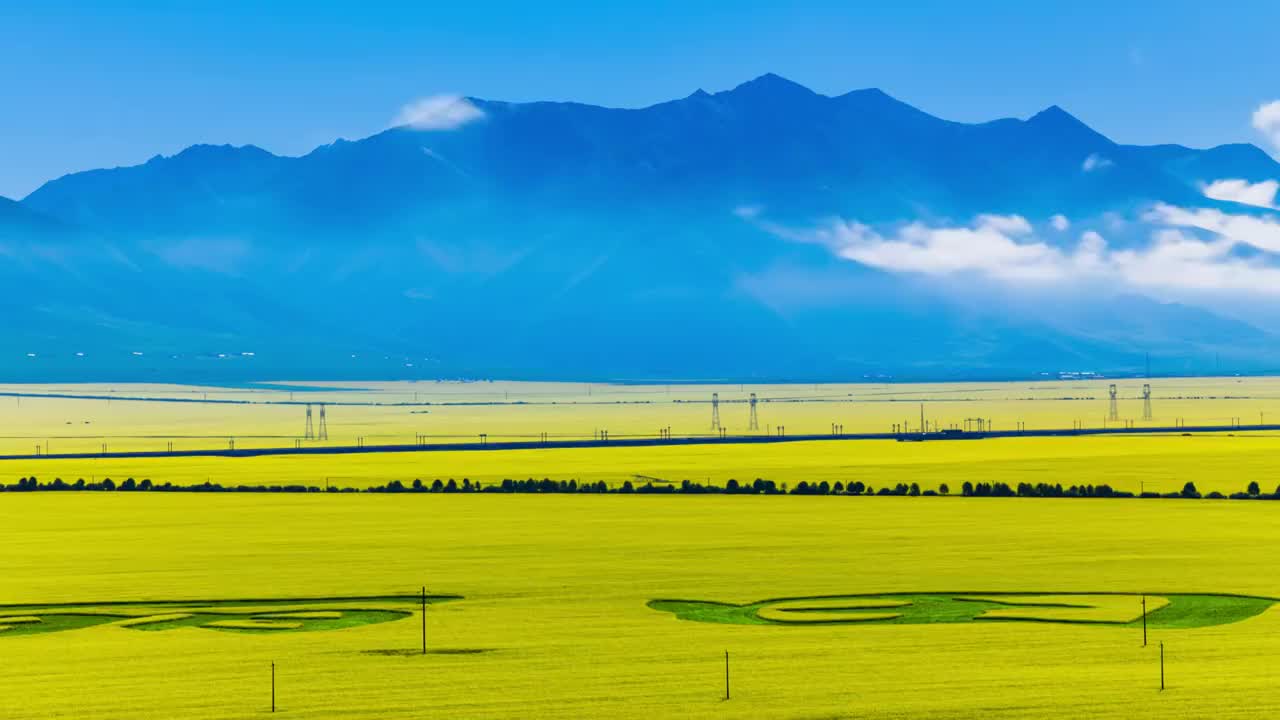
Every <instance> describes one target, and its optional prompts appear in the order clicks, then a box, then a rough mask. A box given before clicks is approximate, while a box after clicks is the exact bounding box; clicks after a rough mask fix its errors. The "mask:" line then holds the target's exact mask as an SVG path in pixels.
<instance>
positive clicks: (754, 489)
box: [0, 477, 1280, 500]
mask: <svg viewBox="0 0 1280 720" xmlns="http://www.w3.org/2000/svg"><path fill="white" fill-rule="evenodd" d="M44 491H71V492H74V491H86V492H95V491H96V492H196V493H198V492H256V493H324V492H327V493H358V492H365V493H545V494H552V493H555V494H566V493H568V494H599V495H604V494H615V495H628V494H636V495H861V496H867V495H876V496H884V495H902V496H908V497H920V496H925V497H930V496H947V495H950V494H951V488H950V487H949V486H948V485H947V484H946V483H942V484H941V485H939V486H938V487H937V488H936V489H933V488H930V489H924V488H921V486H920V484H919V483H910V484H907V483H897V484H896V485H893V486H888V485H885V486H882V487H880V488H875V487H872V486H871V485H868V484H866V483H863V482H862V481H861V480H855V481H851V482H848V483H843V482H840V481H836V482H834V483H832V482H829V481H826V480H823V481H820V482H807V481H803V480H802V481H800V482H799V483H796V485H795V486H788V484H787V483H781V484H778V483H776V482H774V481H773V480H765V479H763V478H756V479H755V480H754V481H752V482H738V481H737V480H735V479H730V480H729V481H728V482H726V483H725V484H724V485H712V484H710V483H707V484H703V483H699V482H694V481H691V480H684V481H682V482H680V483H678V484H677V483H661V482H654V481H652V480H646V481H645V482H643V483H632V482H631V481H630V480H627V481H626V482H624V483H622V485H619V486H610V485H608V484H607V483H605V482H604V481H603V480H598V481H595V482H589V481H584V482H578V481H577V480H551V479H549V478H543V479H541V480H535V479H534V478H528V479H525V480H512V479H510V478H508V479H505V480H503V481H502V482H501V483H497V484H489V485H485V484H482V483H480V482H472V481H471V480H470V479H469V478H463V479H462V481H461V482H458V481H457V480H454V479H453V478H449V479H448V480H440V479H439V478H437V479H435V480H433V481H431V482H429V483H428V482H423V481H422V480H421V479H418V480H414V481H413V482H411V483H407V484H406V483H405V482H403V481H400V480H392V481H390V482H388V483H386V484H384V485H374V486H370V487H366V488H355V487H337V486H332V485H331V486H326V487H319V486H316V485H297V484H294V485H221V484H218V483H214V482H208V481H206V482H203V483H198V484H195V485H174V484H172V483H169V482H165V483H153V482H151V480H150V479H144V480H142V481H136V480H134V479H133V478H127V479H126V480H124V481H122V482H120V483H116V482H114V481H112V480H111V479H110V478H106V479H103V480H100V481H99V480H93V481H90V482H85V480H84V478H80V479H79V480H76V481H75V482H73V483H69V482H66V481H64V480H63V479H62V478H56V479H54V480H53V481H52V482H40V480H39V479H38V478H36V477H24V478H22V479H20V480H18V482H17V483H15V484H10V485H4V484H0V492H44ZM960 495H961V496H963V497H1040V498H1133V497H1138V498H1177V499H1199V498H1207V499H1211V500H1219V499H1231V500H1280V487H1277V488H1276V491H1275V492H1274V493H1263V492H1262V489H1261V488H1260V487H1259V485H1258V483H1257V482H1256V481H1252V482H1250V483H1249V484H1248V485H1247V486H1246V487H1245V489H1244V491H1242V492H1236V493H1231V494H1230V495H1224V494H1222V493H1220V492H1216V491H1215V492H1210V493H1207V494H1201V493H1200V491H1199V490H1197V489H1196V485H1195V483H1193V482H1188V483H1186V484H1185V485H1183V487H1182V490H1180V491H1178V492H1169V493H1156V492H1143V493H1139V494H1136V495H1135V494H1134V493H1131V492H1127V491H1123V490H1116V489H1115V488H1112V487H1111V486H1110V485H1105V484H1103V485H1069V486H1065V487H1064V486H1063V485H1062V484H1061V483H1056V484H1051V483H1035V484H1032V483H1025V482H1024V483H1018V484H1017V485H1013V486H1011V485H1009V484H1008V483H1003V482H993V483H989V482H979V483H973V482H969V481H965V482H964V483H963V484H961V486H960Z"/></svg>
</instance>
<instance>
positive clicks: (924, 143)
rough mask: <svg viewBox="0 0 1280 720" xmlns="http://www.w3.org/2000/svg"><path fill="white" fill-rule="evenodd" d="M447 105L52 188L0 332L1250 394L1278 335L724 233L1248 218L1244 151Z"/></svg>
mask: <svg viewBox="0 0 1280 720" xmlns="http://www.w3.org/2000/svg"><path fill="white" fill-rule="evenodd" d="M455 102H460V100H459V101H455ZM466 102H470V103H472V104H473V105H474V107H475V108H477V109H478V110H479V111H480V115H479V116H478V117H474V118H472V121H471V122H466V123H461V124H459V125H458V126H456V127H452V128H450V129H439V128H437V129H418V128H415V127H410V126H405V125H400V126H396V127H391V128H387V129H384V130H382V131H379V132H377V133H374V134H372V135H369V136H367V137H364V138H360V139H357V140H335V141H334V142H333V143H330V144H327V145H321V146H318V147H316V148H314V149H312V150H311V151H310V152H308V153H306V154H303V155H299V156H279V155H275V154H273V153H270V152H268V151H266V150H264V149H262V148H260V147H258V146H255V145H246V146H238V147H237V146H231V145H209V144H201V145H194V146H191V147H188V148H186V149H184V150H182V151H180V152H179V153H176V154H174V155H171V156H154V157H152V158H151V159H149V160H148V161H147V162H145V163H142V164H139V165H134V166H128V167H123V168H117V169H102V170H93V171H87V172H84V173H73V174H69V175H66V176H63V177H62V178H58V179H56V180H52V181H50V182H49V183H46V184H45V185H43V186H41V187H40V188H38V189H37V190H36V191H34V192H33V193H31V194H30V195H28V196H27V197H26V198H24V199H23V200H22V202H21V206H22V207H23V208H24V209H26V210H27V211H30V212H33V213H38V214H42V215H44V216H48V217H50V218H52V219H54V220H56V221H57V222H59V223H61V224H63V225H65V226H67V227H73V228H75V232H74V235H73V236H72V237H73V238H74V240H75V242H63V243H61V244H60V245H59V250H58V251H57V253H56V257H54V256H50V254H49V252H48V251H47V250H42V251H41V252H43V254H41V252H36V251H34V250H33V251H31V252H28V253H25V254H22V255H20V257H21V260H22V262H23V263H25V266H24V267H25V268H26V269H24V270H23V271H22V272H17V271H14V273H11V274H10V276H9V277H8V279H9V282H10V283H11V284H12V286H13V287H21V288H31V289H32V291H33V292H35V293H39V291H40V288H47V287H58V288H60V289H61V290H60V296H59V297H58V298H57V301H56V302H54V301H51V300H47V299H43V298H41V301H40V302H36V301H35V300H31V301H28V300H25V299H21V298H19V299H15V300H13V302H12V308H11V310H12V312H14V313H17V314H18V316H23V315H22V314H23V313H26V315H25V316H27V317H31V318H33V320H32V322H33V323H37V324H36V325H34V326H33V327H38V328H41V331H40V337H45V338H47V342H48V343H49V346H50V348H53V349H54V350H53V352H66V350H67V348H68V347H70V344H71V342H72V339H73V338H75V337H93V338H97V340H96V342H99V343H102V344H104V345H110V346H112V347H114V348H116V350H115V351H118V352H121V353H123V352H124V348H125V347H142V346H145V347H147V348H150V349H151V350H148V351H144V352H161V353H165V354H167V355H174V356H179V357H186V356H188V355H190V354H191V353H193V352H195V353H197V354H200V353H203V354H204V356H209V355H212V356H213V357H217V356H218V354H219V353H220V352H222V350H225V349H227V348H228V347H230V346H232V345H234V346H237V347H239V348H240V349H245V348H246V347H248V346H252V347H253V348H254V352H255V355H254V357H255V358H258V360H255V362H257V363H258V364H259V366H260V365H261V364H262V363H265V362H267V361H268V359H270V358H273V357H274V358H277V359H278V360H279V362H281V363H286V365H285V366H281V367H282V368H283V367H288V368H289V369H291V370H292V371H293V374H298V373H302V374H308V373H307V369H308V364H307V363H308V362H315V363H318V362H319V360H316V358H320V357H325V358H331V359H332V358H337V360H333V361H332V362H339V363H342V362H345V360H342V358H348V356H350V357H357V358H365V357H370V356H376V357H379V358H388V360H386V362H388V363H390V362H391V360H389V358H401V361H400V363H399V364H394V363H393V364H390V365H386V366H383V365H375V366H370V367H377V368H381V369H380V370H378V372H391V371H392V370H388V368H393V369H394V371H395V372H401V373H408V372H415V373H416V372H425V370H423V369H422V368H423V367H424V365H423V362H424V360H423V358H431V359H432V360H431V364H430V365H428V366H426V367H430V368H432V369H433V371H438V372H444V371H445V370H446V369H448V370H449V371H452V372H458V373H460V374H466V373H476V372H502V373H506V374H514V375H518V376H530V377H532V376H537V377H555V376H557V375H559V376H563V377H575V376H576V377H585V376H592V377H605V378H607V377H657V376H662V377H691V376H699V377H707V376H722V375H726V374H727V375H731V376H735V377H747V376H768V377H773V378H778V377H815V376H822V377H835V376H842V375H854V376H856V375H861V374H885V373H887V374H896V375H908V374H911V373H916V374H919V373H926V374H927V373H935V374H945V373H952V374H953V375H954V374H955V373H959V374H964V373H970V374H973V375H982V376H990V375H992V374H1028V373H1033V372H1042V371H1044V370H1046V369H1054V368H1058V367H1063V366H1065V365H1070V366H1072V367H1076V368H1079V367H1082V366H1089V367H1092V368H1094V369H1102V370H1111V369H1116V368H1132V367H1135V365H1136V361H1135V360H1134V358H1135V357H1137V356H1138V355H1140V354H1141V353H1143V352H1148V351H1151V352H1158V353H1161V354H1163V355H1166V356H1170V357H1173V356H1176V357H1179V358H1181V360H1179V362H1180V363H1182V365H1180V366H1179V367H1205V365H1204V362H1205V358H1207V357H1213V356H1214V355H1215V354H1220V355H1222V356H1223V357H1226V358H1228V359H1229V360H1232V361H1234V362H1237V366H1238V367H1249V368H1253V369H1255V370H1257V369H1260V368H1264V367H1266V366H1267V362H1268V361H1267V353H1266V350H1265V348H1267V347H1268V346H1269V345H1270V344H1271V343H1272V342H1274V339H1275V336H1274V335H1273V334H1272V333H1273V331H1276V330H1280V323H1278V324H1277V325H1276V326H1275V328H1273V329H1268V328H1266V327H1260V326H1255V325H1252V324H1249V323H1248V322H1242V321H1241V320H1240V319H1238V318H1233V317H1226V316H1221V315H1219V314H1215V313H1216V312H1217V311H1216V310H1215V311H1209V310H1206V309H1204V308H1199V307H1196V308H1192V307H1180V306H1177V305H1176V304H1173V305H1168V304H1164V303H1159V302H1156V303H1155V304H1149V302H1154V301H1145V302H1126V301H1121V300H1116V299H1115V298H1114V297H1112V296H1111V295H1112V294H1109V293H1101V294H1099V295H1098V297H1096V298H1095V297H1088V298H1083V299H1082V300H1080V301H1079V302H1080V303H1082V304H1084V305H1087V307H1083V308H1081V309H1079V311H1078V312H1076V311H1073V312H1069V313H1064V312H1060V311H1058V310H1055V309H1054V304H1053V302H1049V301H1036V302H1035V303H1029V302H1028V303H1026V304H1027V305H1028V307H1029V308H1030V309H1029V310H1028V311H1025V312H1024V311H1023V310H1022V309H1021V308H1020V307H1018V306H1019V305H1020V304H1022V303H1021V302H1020V301H1018V300H1010V301H1008V302H1004V303H999V304H997V305H994V306H990V307H984V306H981V305H979V306H974V305H973V304H972V303H971V302H970V301H969V300H968V299H967V298H966V295H965V293H964V292H963V291H958V290H955V289H953V288H951V287H950V285H951V284H948V283H937V282H930V281H929V280H928V279H927V278H919V277H912V276H909V275H902V274H895V273H890V272H885V271H881V270H876V269H874V268H871V267H868V266H863V265H859V264H857V263H853V262H850V261H848V260H844V259H841V258H839V257H836V256H835V255H833V254H832V253H831V251H830V250H828V249H827V248H826V247H823V246H821V245H820V244H813V243H803V242H795V241H793V240H790V239H787V238H786V237H780V236H778V235H777V234H774V233H770V232H765V231H763V230H762V229H761V227H760V226H758V225H757V224H755V223H752V222H746V221H744V219H743V218H744V217H745V216H747V215H752V214H754V213H765V214H766V215H767V218H768V219H769V221H770V222H771V223H774V224H775V225H783V226H788V227H813V226H815V225H817V224H821V223H825V222H828V221H829V220H830V219H831V218H846V219H849V220H851V221H856V222H858V223H865V224H867V225H872V226H883V227H886V228H892V227H894V226H895V225H900V224H903V223H916V222H923V223H936V224H939V225H947V224H959V225H962V224H964V223H967V222H969V221H970V220H971V219H972V218H974V217H977V216H983V215H991V214H996V215H1019V216H1022V217H1025V218H1027V219H1028V221H1029V222H1030V223H1032V224H1037V225H1038V224H1044V223H1047V222H1048V221H1049V219H1050V218H1053V217H1055V216H1058V215H1065V216H1067V217H1068V218H1070V219H1071V221H1073V223H1075V224H1076V225H1077V226H1079V227H1081V228H1085V227H1088V221H1089V219H1090V218H1104V217H1120V218H1125V217H1127V218H1130V219H1131V220H1140V218H1141V216H1142V213H1143V212H1144V211H1145V208H1147V207H1149V206H1150V205H1152V204H1154V203H1166V204H1171V205H1180V206H1191V205H1193V204H1194V205H1195V206H1199V207H1211V208H1231V209H1233V211H1237V210H1238V211H1240V212H1263V211H1262V210H1260V209H1249V208H1243V207H1240V206H1236V205H1235V204H1232V203H1225V202H1223V201H1214V200H1209V199H1207V198H1205V197H1204V196H1203V190H1202V185H1203V184H1204V183H1207V182H1211V181H1213V180H1217V179H1221V178H1223V177H1247V178H1260V179H1261V178H1263V177H1264V176H1267V175H1268V174H1270V175H1271V176H1273V177H1280V165H1277V164H1276V163H1275V162H1274V161H1273V160H1270V159H1269V157H1268V156H1266V154H1265V153H1263V152H1262V151H1261V150H1260V149H1258V148H1256V147H1255V146H1251V145H1239V144H1236V145H1229V146H1219V147H1216V148H1210V149H1207V150H1195V149H1190V148H1183V147H1181V146H1168V145H1165V146H1145V147H1144V146H1133V145H1122V144H1117V143H1115V142H1113V141H1111V140H1110V139H1109V138H1107V137H1105V136H1104V135H1102V134H1100V133H1097V132H1096V131H1094V130H1093V129H1092V128H1090V127H1089V126H1088V125H1087V124H1085V123H1084V122H1082V121H1081V120H1079V119H1078V118H1076V117H1075V116H1073V115H1071V114H1070V113H1068V112H1067V111H1066V110H1064V109H1062V108H1061V107H1059V106H1057V105H1052V106H1050V107H1048V108H1045V109H1043V110H1041V111H1040V112H1037V113H1036V114H1034V115H1032V116H1030V117H1028V118H1026V119H1015V118H1003V119H996V120H992V121H988V122H983V123H960V122H954V121H950V120H945V119H942V118H938V117H936V116H934V115H931V114H929V113H927V112H925V111H922V110H919V109H917V108H915V107H913V106H911V105H910V104H907V103H904V102H902V101H900V100H898V99H896V98H894V97H892V96H891V95H888V94H887V93H884V92H883V91H881V90H878V89H876V88H864V89H860V90H853V91H850V92H847V93H843V94H840V95H835V96H827V95H822V94H819V93H815V92H813V91H812V90H809V89H808V88H805V87H804V86H802V85H800V84H798V83H794V82H792V81H790V80H786V79H785V78H782V77H780V76H777V75H771V74H770V75H764V76H761V77H759V78H755V79H753V80H749V81H747V82H745V83H741V84H739V85H738V86H736V87H734V88H732V89H729V90H724V91H719V92H716V93H707V92H705V91H702V92H698V91H695V92H694V93H692V94H690V95H688V96H686V97H684V98H679V99H676V100H671V101H668V102H664V103H656V104H653V105H650V106H647V107H644V108H635V109H627V108H602V107H597V106H593V105H587V104H582V103H573V102H532V103H507V102H502V101H495V100H483V99H470V100H466ZM1250 148H1252V149H1250ZM1236 171H1239V172H1240V173H1242V175H1224V174H1222V173H1234V172H1236ZM1251 181H1254V182H1256V180H1251ZM744 209H746V210H744ZM744 213H745V215H744ZM0 223H3V218H2V217H0ZM1131 224H1132V223H1131ZM0 227H3V225H0ZM1073 237H1074V233H1072V234H1068V233H1056V234H1054V233H1050V234H1048V235H1046V236H1045V238H1046V239H1045V242H1059V243H1066V242H1070V241H1071V240H1072V238H1073ZM30 239H31V241H32V243H33V245H32V247H35V246H36V245H38V244H39V243H38V242H37V241H42V238H40V237H38V233H35V234H33V235H32V237H31V238H30ZM1108 240H1109V241H1110V242H1112V244H1113V245H1114V246H1116V247H1126V243H1129V242H1133V241H1134V240H1132V239H1130V238H1126V236H1124V235H1123V234H1118V235H1112V236H1111V237H1109V238H1108ZM3 275H4V272H3V268H0V276H3ZM86 278H88V279H87V280H86ZM33 297H34V296H33ZM158 297H173V298H175V299H174V300H172V301H170V302H169V303H168V304H167V305H165V306H163V307H161V306H157V304H156V302H155V298H158ZM201 298H216V299H217V300H216V302H213V301H204V300H201ZM1055 302H1056V301H1055ZM1015 309H1016V310H1017V311H1016V312H1015V311H1014V310H1015ZM1117 312H1131V313H1132V314H1133V317H1132V318H1126V322H1125V323H1117V324H1116V325H1117V327H1125V328H1128V330H1127V331H1123V332H1122V331H1120V330H1114V331H1107V332H1103V331H1100V330H1099V327H1098V323H1099V321H1100V319H1102V318H1107V317H1113V316H1115V315H1116V314H1117ZM80 317H101V318H110V320H109V321H104V322H105V324H99V325H96V326H93V327H86V326H84V325H83V324H80V323H79V321H78V320H77V318H80ZM38 318H45V319H46V320H47V322H43V323H38V322H37V319H38ZM278 327H287V328H288V329H289V332H288V333H281V332H278V331H273V328H278ZM1190 328H1195V330H1194V332H1192V331H1191V330H1190ZM33 332H34V330H33ZM19 337H21V334H19ZM759 338H770V340H769V342H768V343H767V344H765V345H762V344H761V343H760V342H759ZM286 339H287V342H286ZM4 342H5V341H0V369H3V368H4V367H5V362H6V361H5V360H4V358H5V357H6V356H5V354H4V353H5V352H6V349H5V345H4ZM10 342H16V341H15V340H10ZM531 347H537V348H539V350H538V352H537V353H536V354H534V355H531V354H530V353H529V352H528V348H531ZM9 351H10V352H12V353H15V354H16V353H17V351H18V348H16V347H13V348H10V349H9ZM23 356H24V357H25V353H23ZM122 357H123V356H122ZM145 357H151V355H150V354H147V355H145ZM281 358H283V359H281ZM308 358H311V360H310V361H308ZM413 358H416V360H414V359H413ZM126 361H127V362H133V361H132V360H128V359H127V358H126ZM157 362H158V361H157ZM165 362H167V361H165ZM332 362H331V361H330V360H326V361H325V363H326V367H327V368H328V369H329V371H330V372H336V371H337V370H336V369H335V368H334V366H333V364H332ZM379 362H382V361H379ZM948 366H954V368H952V369H951V370H947V368H948ZM122 367H131V366H130V365H127V364H126V365H124V366H122ZM362 367H363V366H362ZM409 368H416V369H414V370H410V369H409ZM282 371H283V370H282Z"/></svg>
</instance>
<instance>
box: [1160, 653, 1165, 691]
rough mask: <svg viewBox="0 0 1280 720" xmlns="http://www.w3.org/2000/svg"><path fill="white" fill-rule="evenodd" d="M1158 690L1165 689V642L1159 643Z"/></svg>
mask: <svg viewBox="0 0 1280 720" xmlns="http://www.w3.org/2000/svg"><path fill="white" fill-rule="evenodd" d="M1160 689H1161V691H1164V689H1165V641H1160Z"/></svg>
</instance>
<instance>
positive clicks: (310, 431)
mask: <svg viewBox="0 0 1280 720" xmlns="http://www.w3.org/2000/svg"><path fill="white" fill-rule="evenodd" d="M302 439H303V440H315V439H316V431H315V428H314V427H313V426H312V425H311V405H310V403H308V404H307V430H306V432H304V433H303V434H302Z"/></svg>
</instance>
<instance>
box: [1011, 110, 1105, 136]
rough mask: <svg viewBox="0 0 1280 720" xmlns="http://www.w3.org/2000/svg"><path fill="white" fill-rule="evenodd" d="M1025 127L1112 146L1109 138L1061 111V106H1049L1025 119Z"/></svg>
mask: <svg viewBox="0 0 1280 720" xmlns="http://www.w3.org/2000/svg"><path fill="white" fill-rule="evenodd" d="M1026 125H1027V126H1028V127H1033V128H1036V129H1038V130H1041V131H1045V132H1048V133H1050V134H1052V135H1055V136H1059V137H1061V136H1074V137H1076V138H1077V139H1080V140H1085V141H1089V142H1093V143H1101V144H1106V145H1112V144H1114V143H1112V141H1111V140H1110V138H1108V137H1106V136H1105V135H1103V134H1102V133H1100V132H1098V131H1097V130H1094V129H1093V128H1091V127H1089V126H1088V125H1086V124H1085V123H1084V122H1082V121H1081V120H1080V118H1077V117H1076V116H1075V115H1072V114H1071V113H1069V112H1067V111H1066V110H1063V109H1062V107H1061V106H1058V105H1050V106H1049V107H1047V108H1045V109H1044V110H1041V111H1040V112H1038V113H1036V114H1035V115H1032V116H1031V117H1030V118H1028V119H1027V121H1026Z"/></svg>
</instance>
